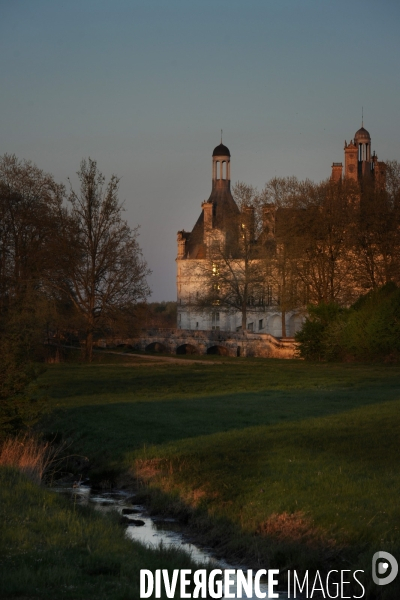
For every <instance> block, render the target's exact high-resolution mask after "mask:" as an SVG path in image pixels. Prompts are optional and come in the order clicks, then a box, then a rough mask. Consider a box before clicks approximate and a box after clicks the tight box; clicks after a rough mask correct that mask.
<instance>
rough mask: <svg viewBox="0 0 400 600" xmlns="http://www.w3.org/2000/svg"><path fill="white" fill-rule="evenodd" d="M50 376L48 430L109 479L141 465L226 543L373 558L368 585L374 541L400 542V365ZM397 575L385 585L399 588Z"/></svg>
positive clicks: (229, 548) (315, 560)
mask: <svg viewBox="0 0 400 600" xmlns="http://www.w3.org/2000/svg"><path fill="white" fill-rule="evenodd" d="M126 359H127V357H124V360H126ZM43 381H46V382H47V384H48V385H49V392H50V393H51V397H52V403H53V412H52V414H51V415H50V417H49V418H48V421H47V424H46V428H47V431H48V432H49V434H54V433H55V432H61V433H62V434H63V436H64V437H65V438H70V439H71V440H73V447H74V450H76V451H77V452H79V453H82V454H83V455H85V456H88V457H89V459H90V461H91V469H92V472H93V474H94V476H95V477H97V478H98V479H101V478H105V479H107V478H111V477H113V476H117V474H118V473H122V472H127V471H130V472H131V473H133V474H139V475H140V477H141V478H143V479H145V480H147V482H148V484H149V486H150V489H151V490H152V497H153V502H157V503H158V507H161V506H164V507H165V506H168V508H169V509H172V508H173V506H175V507H177V506H178V505H180V507H182V504H183V505H184V506H185V509H186V511H187V514H190V512H191V511H193V512H192V515H194V516H193V526H197V527H198V528H199V530H202V533H203V535H205V538H206V539H207V541H208V542H209V543H213V544H216V543H217V542H220V546H221V550H222V551H226V552H228V553H231V555H233V554H236V556H237V557H241V558H247V559H249V560H252V561H257V560H258V562H259V563H260V564H264V565H265V564H266V563H269V564H271V565H273V566H277V567H279V568H281V569H284V568H296V567H297V568H299V567H303V568H308V569H312V568H317V567H318V566H322V567H328V566H332V565H335V566H338V565H342V566H341V568H349V569H364V570H365V571H366V575H365V583H367V581H370V573H369V571H370V563H371V557H372V554H373V553H374V552H376V551H377V550H387V551H389V552H390V551H391V552H392V553H393V554H394V555H397V556H398V555H399V554H400V544H399V539H400V537H399V530H398V523H399V522H400V518H399V517H400V511H399V508H398V502H397V498H398V497H399V492H400V475H399V468H398V467H399V452H398V439H399V433H400V428H399V414H400V413H399V409H400V371H399V369H398V368H397V367H393V366H379V365H368V366H363V365H334V364H330V365H329V364H328V365H325V364H314V365H313V364H306V363H303V362H300V361H264V360H260V359H251V360H232V361H224V362H223V363H222V362H221V361H215V362H210V364H205V365H202V364H188V362H187V361H186V363H185V364H184V365H183V364H182V365H178V364H176V365H174V364H162V363H160V364H158V363H154V364H151V365H150V364H146V363H145V362H144V363H143V362H142V363H140V364H139V363H135V362H133V363H132V364H131V365H130V364H129V362H127V363H125V364H119V365H118V364H113V365H112V364H109V365H107V364H103V365H91V366H81V365H73V364H69V365H61V366H55V367H54V368H52V369H50V370H49V371H48V372H47V374H46V375H45V378H44V379H43ZM160 491H161V492H163V494H160ZM160 498H162V500H160ZM171 499H172V501H171ZM394 586H396V582H395V583H394V584H391V585H389V586H386V587H384V588H382V589H380V590H379V593H381V596H380V597H382V598H392V597H393V598H397V597H399V596H400V592H399V590H398V587H396V591H394ZM375 593H377V591H376V590H375V591H374V590H372V588H370V591H369V596H366V597H371V598H372V597H375V596H374V595H375ZM393 594H394V595H393Z"/></svg>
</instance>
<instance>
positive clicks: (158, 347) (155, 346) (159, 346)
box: [145, 342, 168, 352]
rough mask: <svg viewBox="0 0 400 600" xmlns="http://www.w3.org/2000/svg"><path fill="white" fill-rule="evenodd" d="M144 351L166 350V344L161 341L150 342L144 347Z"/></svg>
mask: <svg viewBox="0 0 400 600" xmlns="http://www.w3.org/2000/svg"><path fill="white" fill-rule="evenodd" d="M145 351H146V352H168V348H167V346H165V344H162V343H161V342H152V343H151V344H148V345H147V346H146V348H145Z"/></svg>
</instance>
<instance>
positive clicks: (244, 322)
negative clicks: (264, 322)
mask: <svg viewBox="0 0 400 600" xmlns="http://www.w3.org/2000/svg"><path fill="white" fill-rule="evenodd" d="M246 321H247V306H246V304H245V303H243V304H242V331H246Z"/></svg>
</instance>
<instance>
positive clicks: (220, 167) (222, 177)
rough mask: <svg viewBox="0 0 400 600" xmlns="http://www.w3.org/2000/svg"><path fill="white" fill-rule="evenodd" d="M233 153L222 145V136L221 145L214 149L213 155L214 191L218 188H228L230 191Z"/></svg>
mask: <svg viewBox="0 0 400 600" xmlns="http://www.w3.org/2000/svg"><path fill="white" fill-rule="evenodd" d="M230 163H231V153H230V152H229V148H227V147H226V146H225V145H224V144H223V143H222V135H221V143H220V144H219V145H218V146H216V147H215V148H214V151H213V153H212V181H213V189H214V188H216V187H218V188H220V189H222V188H225V187H226V188H227V189H228V190H229V189H230V179H231V165H230Z"/></svg>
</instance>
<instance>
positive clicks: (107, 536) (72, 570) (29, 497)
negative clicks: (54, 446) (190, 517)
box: [0, 468, 193, 600]
mask: <svg viewBox="0 0 400 600" xmlns="http://www.w3.org/2000/svg"><path fill="white" fill-rule="evenodd" d="M178 567H181V568H193V563H192V562H191V561H190V559H189V557H188V555H187V554H185V553H184V552H183V551H178V550H174V549H167V548H163V547H161V548H159V549H158V550H155V549H152V550H150V549H148V548H145V547H144V546H142V545H140V544H137V543H134V542H132V541H130V540H128V539H127V538H125V536H124V529H123V528H122V527H121V526H120V525H119V524H118V518H117V516H116V515H112V514H108V515H107V516H103V515H101V514H99V513H98V512H96V511H95V510H93V509H91V508H89V507H82V506H74V505H73V503H72V502H71V501H70V500H68V499H67V498H64V497H61V496H60V495H59V494H56V493H54V492H50V491H47V490H45V489H43V488H41V487H39V486H37V485H35V484H34V483H32V482H30V481H29V480H28V479H26V477H24V476H23V475H22V474H21V473H19V472H18V471H16V470H12V469H7V468H1V469H0V595H1V598H19V599H21V600H22V599H23V600H28V599H29V600H30V599H36V598H43V599H46V600H54V599H55V598H63V599H66V600H77V599H80V600H86V599H89V598H96V600H128V599H129V600H135V599H136V598H139V596H140V592H139V576H138V573H139V570H140V569H151V570H155V569H160V568H166V569H174V568H178ZM164 597H165V596H164Z"/></svg>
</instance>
